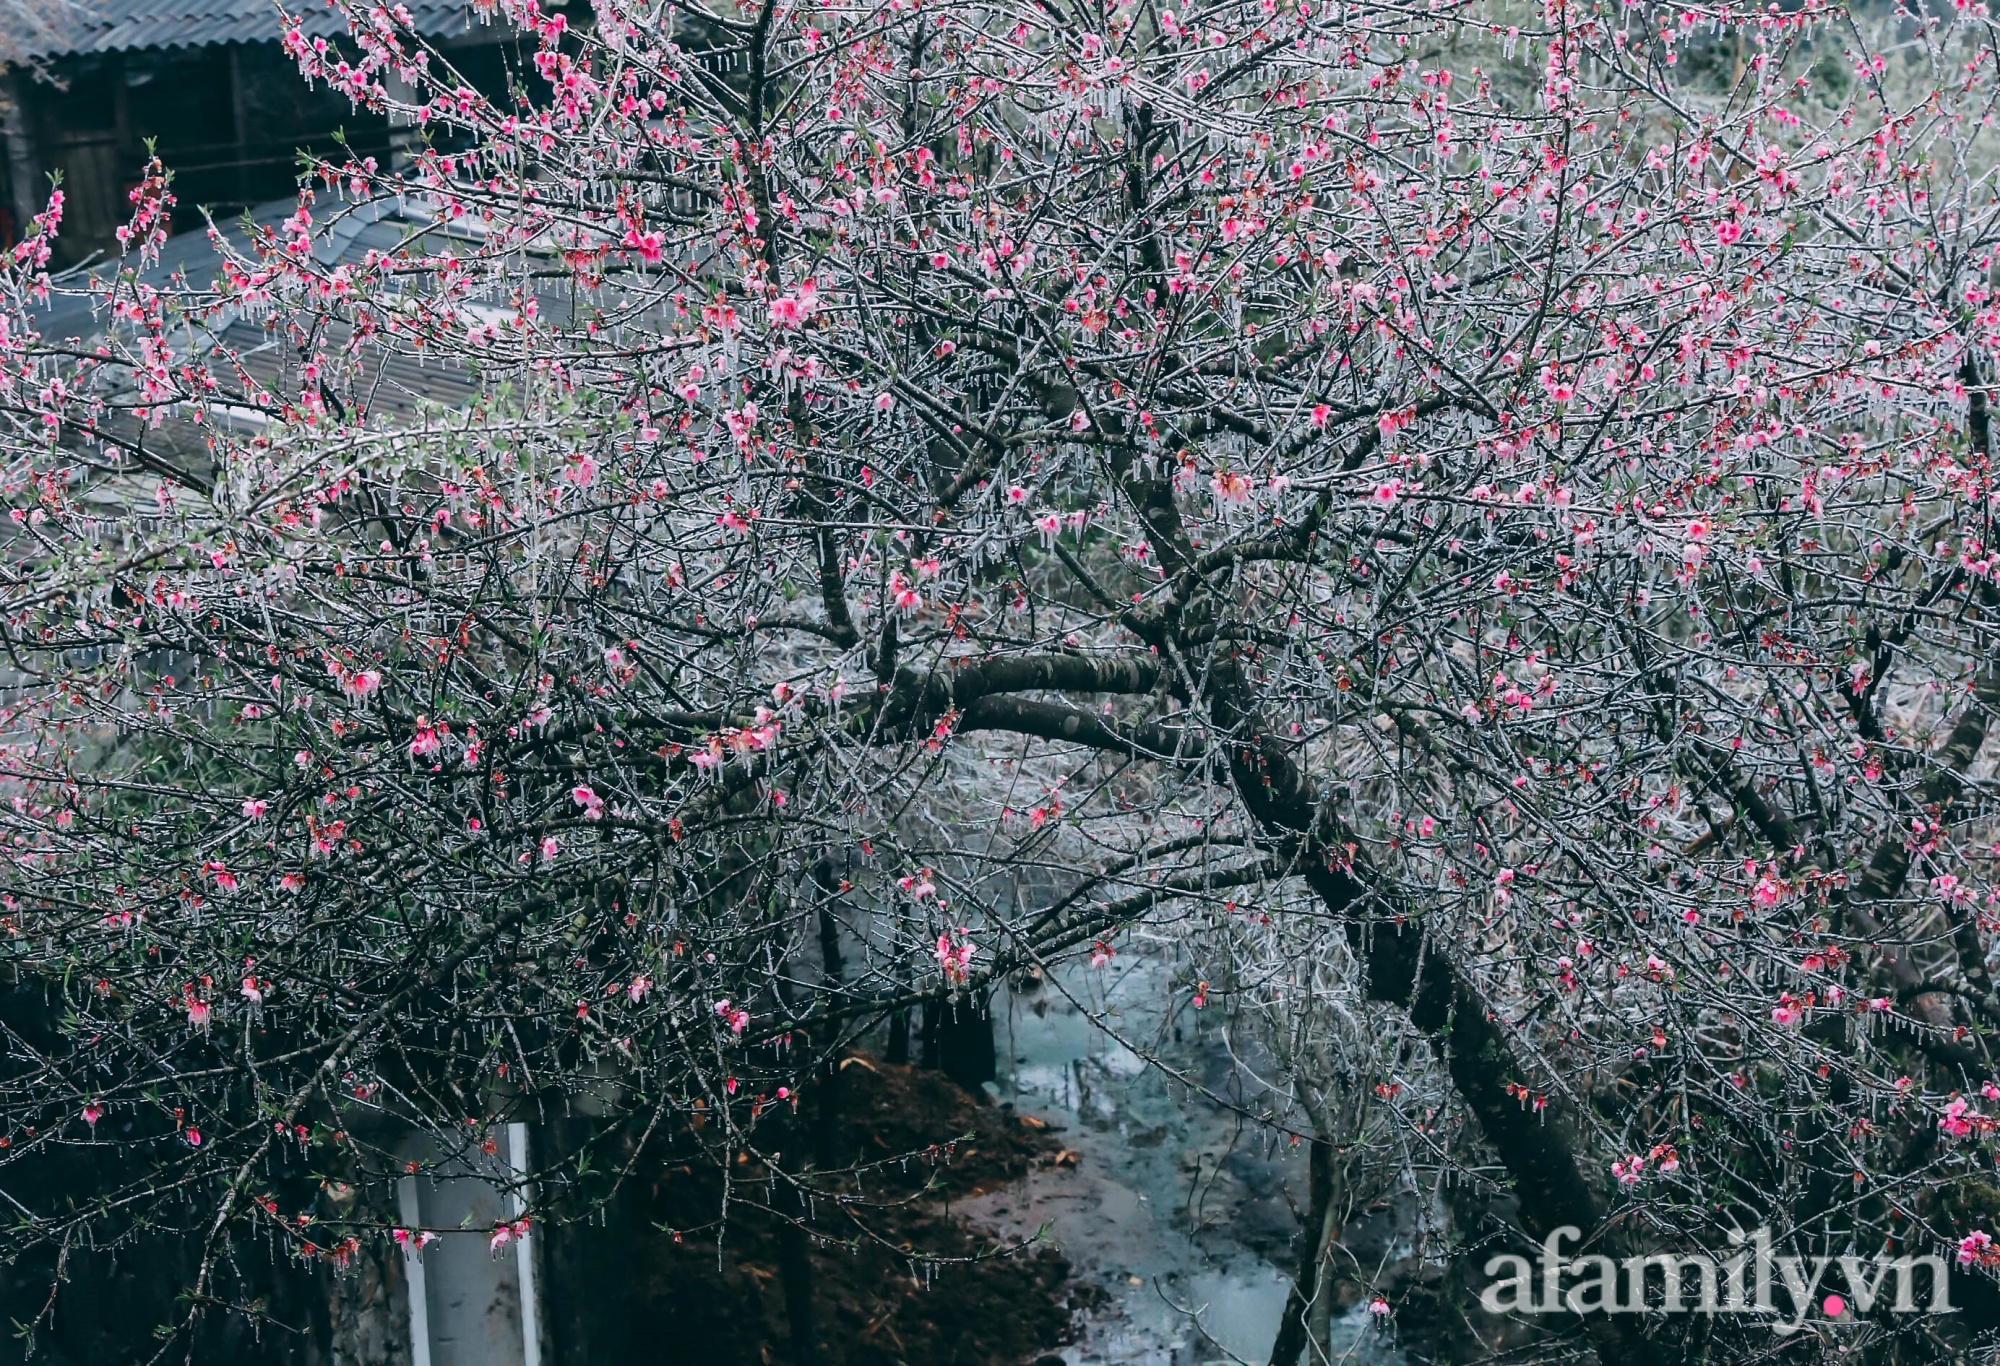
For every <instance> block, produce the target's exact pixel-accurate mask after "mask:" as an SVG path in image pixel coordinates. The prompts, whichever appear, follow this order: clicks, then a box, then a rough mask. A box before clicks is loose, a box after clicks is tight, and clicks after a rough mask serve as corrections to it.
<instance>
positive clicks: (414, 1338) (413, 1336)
mask: <svg viewBox="0 0 2000 1366" xmlns="http://www.w3.org/2000/svg"><path fill="white" fill-rule="evenodd" d="M396 1204H397V1206H398V1207H399V1208H400V1209H401V1210H402V1214H403V1226H404V1227H405V1228H407V1229H409V1231H410V1241H409V1242H407V1243H405V1244H403V1280H404V1283H405V1284H406V1285H407V1287H408V1289H409V1293H410V1366H431V1304H430V1299H429V1296H428V1292H427V1291H426V1289H425V1287H424V1259H423V1255H422V1253H420V1252H419V1251H418V1249H417V1236H416V1235H417V1232H418V1230H420V1229H421V1228H423V1224H424V1212H423V1207H422V1204H421V1202H420V1201H419V1200H418V1198H417V1178H416V1177H414V1176H406V1177H404V1178H403V1179H402V1180H400V1181H398V1182H397V1183H396Z"/></svg>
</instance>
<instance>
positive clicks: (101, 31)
mask: <svg viewBox="0 0 2000 1366" xmlns="http://www.w3.org/2000/svg"><path fill="white" fill-rule="evenodd" d="M405 3H406V4H407V5H408V7H409V11H410V15H411V17H412V18H414V19H415V20H416V26H417V31H418V32H419V33H422V34H423V35H424V36H426V37H430V38H456V37H460V36H462V35H464V34H466V33H469V32H471V31H472V29H473V28H474V27H475V26H476V24H477V22H478V20H477V15H476V12H475V11H474V10H473V8H472V6H471V5H469V4H467V3H465V0H405ZM303 18H304V23H303V25H302V27H303V28H304V29H305V31H306V32H308V33H311V34H326V35H328V36H331V35H333V34H335V33H344V32H346V31H347V24H346V21H345V20H344V19H343V18H342V17H341V16H340V15H339V14H338V13H337V12H336V11H334V10H332V9H331V7H322V6H318V5H315V6H312V7H310V8H309V9H308V12H307V13H306V14H305V15H304V16H303ZM283 32H284V22H283V20H282V18H281V17H280V15H279V11H278V7H277V5H276V3H274V0H76V3H75V4H74V5H73V6H72V7H71V8H70V12H69V13H68V14H67V15H66V16H65V17H63V18H61V19H58V20H57V21H55V22H54V23H53V24H52V25H51V26H50V29H49V32H48V33H47V34H45V35H40V34H38V35H36V36H34V37H32V38H30V39H28V40H27V42H26V43H25V44H24V47H25V50H26V55H27V56H31V57H70V56H77V55H80V54H84V53H93V52H130V51H135V50H139V49H145V48H176V47H207V46H210V45H212V44H217V43H265V42H276V41H277V39H278V38H279V37H280V36H281V35H282V34H283Z"/></svg>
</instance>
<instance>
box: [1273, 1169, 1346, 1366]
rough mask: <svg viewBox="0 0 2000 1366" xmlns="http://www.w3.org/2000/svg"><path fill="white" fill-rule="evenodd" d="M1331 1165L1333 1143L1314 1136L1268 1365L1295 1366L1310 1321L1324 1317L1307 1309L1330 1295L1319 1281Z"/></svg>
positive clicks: (1328, 1226)
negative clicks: (1301, 1217) (1292, 1262)
mask: <svg viewBox="0 0 2000 1366" xmlns="http://www.w3.org/2000/svg"><path fill="white" fill-rule="evenodd" d="M1333 1167H1334V1152H1333V1145H1332V1144H1331V1143H1329V1142H1327V1141H1326V1139H1325V1138H1324V1137H1319V1136H1315V1137H1314V1139H1313V1141H1312V1150H1311V1152H1310V1153H1309V1154H1308V1156H1307V1161H1306V1178H1307V1189H1308V1192H1309V1198H1308V1200H1307V1208H1306V1220H1305V1226H1304V1227H1303V1228H1301V1229H1300V1230H1299V1269H1298V1271H1297V1273H1296V1274H1295V1275H1294V1276H1293V1277H1292V1293H1291V1294H1290V1295H1288V1296H1286V1297H1285V1317H1284V1319H1283V1320H1282V1321H1281V1322H1280V1323H1279V1324H1278V1340H1277V1341H1276V1342H1275V1343H1273V1344H1272V1346H1271V1366H1295V1363H1296V1362H1297V1361H1298V1359H1299V1353H1300V1352H1301V1351H1303V1350H1304V1349H1305V1346H1306V1342H1307V1341H1308V1339H1309V1338H1310V1336H1311V1333H1312V1328H1311V1323H1312V1322H1314V1321H1317V1320H1320V1319H1323V1318H1325V1317H1326V1316H1325V1315H1324V1314H1318V1313H1312V1314H1310V1316H1309V1311H1311V1310H1313V1309H1316V1308H1318V1307H1319V1305H1320V1304H1321V1303H1322V1302H1323V1301H1324V1300H1326V1299H1327V1297H1328V1296H1329V1295H1330V1294H1331V1290H1330V1289H1329V1287H1327V1286H1325V1285H1322V1284H1321V1281H1322V1280H1323V1279H1324V1276H1323V1268H1324V1265H1325V1262H1326V1245H1327V1243H1328V1241H1329V1240H1330V1239H1331V1238H1332V1237H1333V1221H1334V1218H1335V1213H1336V1207H1335V1204H1334V1199H1333V1187H1334V1171H1333Z"/></svg>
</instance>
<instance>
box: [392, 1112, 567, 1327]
mask: <svg viewBox="0 0 2000 1366" xmlns="http://www.w3.org/2000/svg"><path fill="white" fill-rule="evenodd" d="M507 1157H508V1161H509V1165H510V1166H512V1167H513V1169H514V1177H515V1179H516V1181H520V1180H522V1179H524V1178H525V1177H526V1176H527V1174H528V1126H527V1125H525V1124H518V1123H513V1124H509V1125H508V1126H507ZM527 1194H528V1193H527V1190H526V1188H525V1187H523V1186H520V1185H517V1186H515V1188H514V1190H513V1191H512V1193H511V1194H510V1195H509V1196H508V1202H509V1203H510V1204H511V1205H512V1206H513V1217H514V1218H516V1219H519V1218H520V1217H521V1214H522V1211H524V1210H525V1209H526V1208H527V1204H528V1200H527ZM533 1236H534V1234H533V1231H532V1230H530V1231H527V1232H524V1233H522V1234H521V1236H520V1237H518V1238H516V1239H515V1240H514V1256H515V1258H516V1262H515V1264H516V1265H517V1266H518V1267H519V1268H520V1275H521V1361H522V1363H523V1366H542V1335H541V1331H540V1322H539V1319H538V1317H537V1315H536V1313H535V1248H534V1244H533V1243H532V1242H531V1241H530V1239H532V1238H533ZM411 1366H429V1363H428V1362H427V1361H419V1362H412V1363H411Z"/></svg>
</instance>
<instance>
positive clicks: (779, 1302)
mask: <svg viewBox="0 0 2000 1366" xmlns="http://www.w3.org/2000/svg"><path fill="white" fill-rule="evenodd" d="M839 1113H840V1123H839V1126H838V1131H837V1133H838V1136H837V1139H836V1140H835V1142H836V1143H837V1152H838V1157H839V1159H840V1161H842V1162H844V1163H858V1164H876V1165H875V1166H874V1168H873V1170H868V1171H865V1172H864V1173H863V1175H862V1176H861V1177H860V1178H859V1179H858V1180H847V1181H843V1182H842V1187H843V1189H844V1190H847V1191H849V1192H851V1193H865V1195H866V1196H867V1199H868V1204H867V1205H866V1206H864V1207H860V1208H855V1209H851V1210H847V1211H842V1210H840V1209H838V1208H836V1207H835V1206H834V1205H833V1204H832V1202H822V1203H821V1204H819V1205H818V1206H817V1207H816V1209H815V1211H814V1214H815V1216H816V1217H815V1218H814V1220H813V1224H812V1227H813V1231H814V1233H815V1234H816V1235H818V1236H817V1237H816V1238H815V1240H814V1242H815V1245H814V1246H813V1247H812V1248H811V1251H810V1258H811V1263H812V1268H813V1275H812V1279H813V1282H814V1295H813V1302H814V1310H815V1316H816V1318H817V1326H818V1330H819V1331H818V1334H817V1336H818V1340H819V1351H820V1362H821V1363H822V1366H849V1364H850V1363H852V1364H854V1366H859V1363H863V1362H869V1363H883V1366H895V1364H896V1363H908V1366H1019V1364H1020V1363H1023V1362H1034V1361H1036V1360H1037V1359H1038V1358H1040V1357H1043V1356H1046V1355H1049V1354H1052V1353H1053V1352H1054V1351H1055V1349H1056V1348H1058V1347H1059V1346H1061V1345H1062V1344H1063V1343H1064V1342H1065V1341H1067V1340H1068V1339H1069V1337H1070V1336H1071V1334H1072V1332H1073V1331H1074V1321H1075V1318H1076V1316H1077V1314H1078V1313H1079V1312H1080V1311H1081V1310H1083V1309H1084V1308H1086V1307H1088V1306H1089V1305H1090V1304H1091V1303H1093V1302H1094V1301H1095V1299H1096V1298H1097V1295H1096V1292H1095V1291H1094V1290H1093V1289H1092V1288H1091V1287H1089V1286H1087V1285H1083V1284H1081V1283H1078V1282H1076V1281H1075V1280H1073V1279H1072V1277H1071V1267H1070V1264H1069V1262H1068V1261H1067V1260H1066V1259H1065V1258H1064V1257H1063V1256H1062V1255H1061V1254H1060V1253H1058V1252H1056V1251H1054V1250H1053V1249H1051V1248H1048V1247H1045V1246H1031V1247H1028V1248H1026V1249H1023V1250H1018V1251H1012V1252H1011V1253H1010V1252H1009V1251H1008V1249H1007V1248H1006V1246H1004V1245H1003V1244H1000V1243H999V1242H997V1241H996V1240H995V1238H994V1236H993V1235H992V1234H990V1233H987V1232H985V1231H983V1230H981V1229H979V1228H976V1227H975V1226H974V1225H972V1224H971V1223H970V1222H969V1221H967V1220H966V1219H965V1218H963V1217H962V1216H960V1215H959V1214H956V1213H954V1212H953V1209H952V1206H953V1204H954V1202H959V1201H964V1200H966V1199H968V1198H971V1197H974V1196H977V1195H980V1194H982V1193H985V1192H990V1191H993V1190H995V1189H997V1188H999V1187H1002V1186H1005V1185H1007V1184H1008V1183H1010V1182H1014V1181H1018V1180H1020V1179H1021V1178H1022V1177H1024V1176H1026V1175H1027V1174H1028V1173H1029V1172H1031V1171H1033V1170H1036V1169H1038V1168H1048V1167H1052V1166H1055V1165H1056V1164H1058V1163H1063V1164H1067V1163H1071V1162H1073V1161H1074V1160H1075V1156H1074V1154H1072V1153H1070V1152H1068V1151H1067V1150H1066V1149H1064V1148H1063V1146H1062V1142H1061V1136H1060V1134H1058V1133H1055V1132H1051V1131H1050V1129H1049V1128H1048V1126H1047V1125H1046V1124H1045V1123H1044V1122H1042V1121H1039V1120H1037V1119H1035V1118H1034V1117H1032V1116H1024V1115H1020V1114H1017V1113H1015V1112H1014V1111H1013V1110H1012V1109H1011V1108H1008V1107H1004V1106H998V1105H993V1104H991V1103H987V1102H985V1101H984V1100H983V1099H981V1100H975V1099H973V1098H972V1097H971V1096H969V1095H968V1094H967V1093H966V1092H964V1091H962V1090H960V1089H959V1088H958V1087H957V1086H955V1085H954V1084H952V1083H951V1082H949V1081H947V1080H945V1079H944V1078H943V1077H942V1076H940V1075H939V1074H937V1073H935V1072H926V1071H920V1070H917V1069H914V1068H910V1067H900V1066H896V1065H893V1064H890V1063H886V1062H883V1061H880V1060H879V1059H876V1058H872V1057H867V1056H864V1055H855V1056H853V1057H851V1058H850V1059H848V1060H847V1065H846V1066H845V1067H844V1068H843V1070H842V1074H841V1096H840V1103H839ZM903 1154H916V1156H915V1157H913V1158H911V1159H910V1160H908V1161H903V1160H900V1159H901V1158H902V1155H903ZM738 1176H739V1177H740V1178H741V1179H742V1180H743V1182H744V1184H745V1187H746V1190H747V1191H749V1192H754V1196H755V1198H761V1197H762V1194H763V1191H762V1183H761V1180H760V1176H761V1174H760V1173H759V1172H757V1171H754V1170H750V1169H748V1168H747V1165H746V1166H744V1167H740V1168H739V1170H738ZM718 1193H719V1182H718V1181H716V1179H714V1178H712V1177H705V1176H704V1175H703V1174H702V1173H700V1172H699V1170H698V1169H697V1168H695V1167H693V1166H691V1165H690V1166H686V1167H676V1168H672V1169H669V1170H667V1171H664V1172H661V1173H660V1174H659V1176H658V1177H657V1178H656V1180H655V1181H654V1183H653V1184H652V1186H651V1188H650V1189H648V1190H647V1191H646V1192H645V1193H644V1194H645V1201H644V1222H645V1224H646V1225H647V1226H648V1227H647V1229H646V1232H645V1233H644V1234H642V1235H640V1236H636V1237H632V1238H630V1239H629V1240H628V1243H627V1246H628V1248H629V1255H630V1257H631V1261H630V1264H629V1265H628V1268H627V1274H628V1275H629V1276H630V1277H631V1280H630V1281H629V1282H628V1287H627V1293H628V1294H629V1296H630V1297H631V1299H632V1300H634V1301H636V1302H638V1303H641V1304H645V1305H646V1306H648V1309H647V1314H646V1317H647V1318H648V1320H649V1323H648V1325H647V1328H648V1330H649V1331H648V1333H647V1336H649V1337H651V1338H653V1340H654V1341H656V1342H660V1343H663V1344H664V1343H671V1344H673V1347H674V1350H675V1353H676V1355H675V1356H674V1358H673V1359H675V1360H687V1361H700V1362H703V1363H705V1366H777V1364H778V1363H784V1364H786V1366H790V1363H794V1362H796V1361H797V1359H798V1358H797V1355H796V1353H795V1351H794V1347H793V1342H792V1336H791V1322H790V1317H789V1315H788V1314H787V1311H786V1295H785V1285H784V1277H783V1274H782V1266H783V1248H782V1243H781V1233H780V1229H781V1224H780V1223H779V1221H778V1220H777V1219H775V1218H774V1217H773V1216H772V1215H770V1214H769V1213H767V1212H764V1211H762V1210H758V1209H754V1208H750V1207H748V1206H744V1207H739V1212H738V1213H737V1214H736V1215H735V1216H733V1217H732V1218H731V1219H730V1221H729V1224H728V1228H727V1234H726V1236H725V1237H724V1238H722V1239H721V1240H720V1242H719V1243H718V1240H717V1239H716V1237H715V1234H714V1232H713V1231H712V1230H711V1231H707V1232H703V1233H701V1234H699V1235H697V1234H694V1233H689V1234H686V1235H683V1236H682V1237H680V1238H679V1239H678V1240H676V1239H675V1238H674V1237H672V1236H670V1235H669V1234H667V1233H664V1232H659V1231H658V1228H659V1227H662V1226H663V1227H665V1228H677V1227H692V1226H694V1225H698V1224H706V1223H708V1222H709V1221H710V1220H712V1219H713V1217H714V1211H715V1208H716V1196H717V1194H718ZM683 1353H684V1355H680V1354H683Z"/></svg>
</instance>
